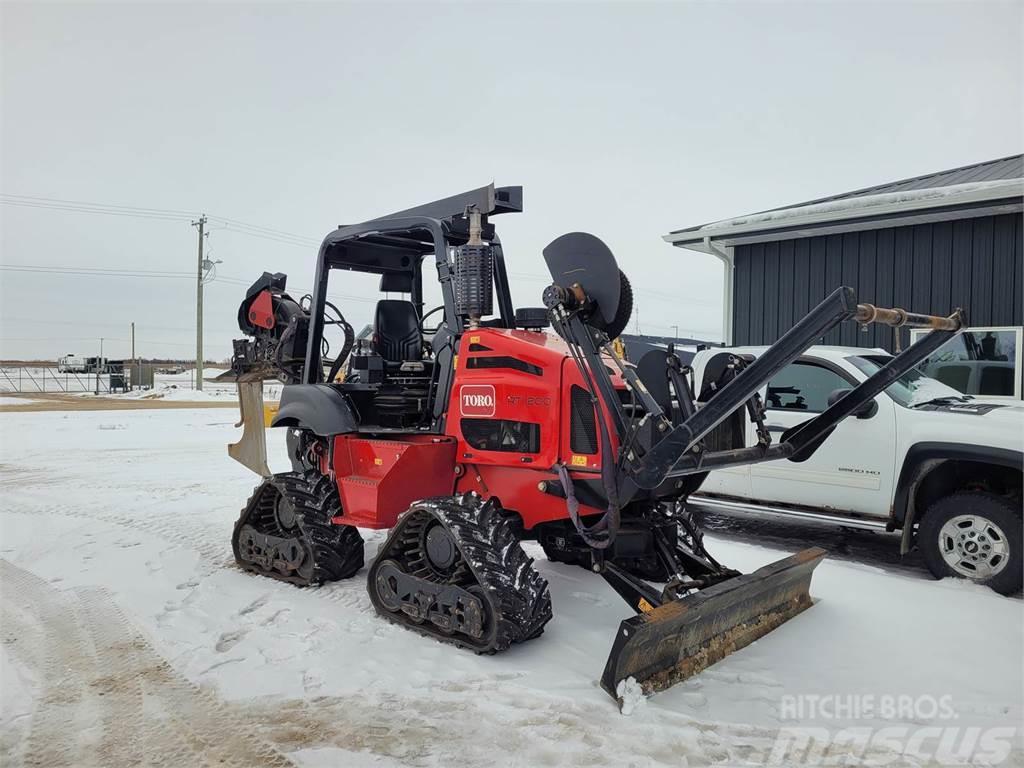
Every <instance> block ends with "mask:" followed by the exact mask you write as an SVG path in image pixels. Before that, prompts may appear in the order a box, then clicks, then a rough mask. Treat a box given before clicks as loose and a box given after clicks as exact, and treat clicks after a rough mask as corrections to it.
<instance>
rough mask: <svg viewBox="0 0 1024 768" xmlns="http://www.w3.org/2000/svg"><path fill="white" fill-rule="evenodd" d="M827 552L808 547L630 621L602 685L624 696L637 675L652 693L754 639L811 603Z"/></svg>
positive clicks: (622, 630)
mask: <svg viewBox="0 0 1024 768" xmlns="http://www.w3.org/2000/svg"><path fill="white" fill-rule="evenodd" d="M824 557H825V550H823V549H819V548H817V547H815V548H811V549H805V550H803V551H802V552H798V553H796V554H795V555H792V556H790V557H787V558H785V559H783V560H778V561H776V562H774V563H772V564H771V565H766V566H764V567H763V568H759V569H758V570H756V571H754V572H753V573H747V574H743V575H740V576H736V577H734V578H732V579H729V580H728V581H723V582H720V583H719V584H715V585H713V586H710V587H708V588H706V589H703V590H701V591H699V592H696V593H694V594H691V595H687V596H686V597H684V598H680V599H678V600H672V601H670V602H667V603H664V604H663V605H660V606H659V607H657V608H654V609H653V610H651V611H650V612H648V613H641V614H639V615H637V616H634V617H632V618H629V619H626V620H625V621H623V622H622V624H621V625H620V626H619V632H618V634H617V635H616V637H615V643H614V644H613V645H612V650H611V653H610V654H609V655H608V662H607V664H606V665H605V668H604V674H603V675H602V676H601V687H602V688H604V689H605V690H606V691H607V692H608V693H609V694H611V695H612V696H613V697H615V698H616V699H619V696H618V694H617V693H616V691H617V689H618V686H619V683H620V682H622V681H623V680H627V679H628V678H633V679H634V680H635V681H636V682H637V683H639V684H640V686H641V687H642V688H643V692H644V693H645V694H648V695H649V694H652V693H655V692H657V691H662V690H665V689H666V688H668V687H670V686H672V685H675V684H676V683H678V682H680V681H682V680H685V679H686V678H688V677H691V676H693V675H695V674H697V673H698V672H700V671H701V670H703V669H705V668H707V667H709V666H710V665H712V664H714V663H715V662H716V661H720V660H721V659H723V658H725V657H726V656H728V655H729V654H730V653H732V652H733V651H738V650H739V649H740V648H744V647H746V646H748V645H750V644H751V643H752V642H754V641H755V640H757V639H758V638H759V637H762V636H763V635H766V634H768V633H769V632H771V631H772V630H773V629H775V628H776V627H778V626H780V625H781V624H784V623H785V622H786V621H788V620H789V619H791V618H793V617H794V616H796V615H797V614H798V613H800V612H801V611H804V610H805V609H807V608H809V607H810V606H811V596H810V593H809V589H810V586H811V574H812V572H813V571H814V569H815V568H816V567H817V565H818V563H820V562H821V561H822V559H823V558H824ZM619 703H620V705H621V704H622V701H621V699H620V701H619Z"/></svg>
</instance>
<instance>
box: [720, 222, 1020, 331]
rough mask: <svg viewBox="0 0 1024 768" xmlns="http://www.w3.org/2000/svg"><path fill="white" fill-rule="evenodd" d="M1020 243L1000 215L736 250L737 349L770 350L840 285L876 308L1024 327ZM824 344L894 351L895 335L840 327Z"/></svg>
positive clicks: (1016, 228)
mask: <svg viewBox="0 0 1024 768" xmlns="http://www.w3.org/2000/svg"><path fill="white" fill-rule="evenodd" d="M1022 234H1024V233H1022V218H1021V216H1019V215H1016V214H1006V215H1002V216H983V217H979V218H975V219H961V220H958V221H946V222H938V223H935V224H916V225H913V226H906V227H889V228H886V229H878V230H870V231H864V232H849V233H845V234H839V235H827V236H824V237H810V238H802V239H798V240H788V241H782V242H779V243H758V244H755V245H744V246H738V247H737V248H736V251H735V259H736V273H735V276H734V277H735V284H734V306H733V338H734V341H735V343H736V344H770V343H772V342H773V341H775V340H776V339H777V338H779V336H781V335H782V334H783V333H785V331H786V330H788V329H789V328H791V327H792V326H793V323H795V322H796V321H797V320H798V319H800V318H801V317H802V316H803V315H804V314H805V313H806V312H807V311H808V310H809V309H810V308H811V307H813V306H814V305H815V304H817V303H818V302H819V301H821V300H822V299H823V298H824V297H825V296H826V295H827V294H828V293H829V292H830V291H831V290H833V289H834V288H836V287H837V286H839V285H849V286H852V287H853V288H854V289H855V290H856V291H857V294H858V296H859V298H860V300H861V301H867V302H871V303H874V304H878V305H879V306H885V307H893V306H896V307H904V308H905V309H912V310H914V311H918V312H927V313H930V314H948V313H949V312H950V311H952V310H953V309H954V308H955V307H958V306H959V307H963V309H964V310H965V311H966V312H967V318H968V321H969V322H970V323H971V324H972V325H978V326H981V325H1021V324H1024V265H1022V263H1021V262H1022V250H1024V248H1022V243H1021V238H1022ZM907 340H908V338H907V333H906V331H903V342H904V343H906V342H907ZM822 341H823V343H826V344H843V345H846V346H862V347H883V348H886V349H890V350H892V349H893V347H894V334H893V331H892V330H890V329H888V328H879V327H873V328H870V329H868V330H867V331H866V332H864V331H861V330H860V329H859V328H857V327H856V326H855V325H854V324H852V323H847V324H844V326H841V327H840V328H839V329H837V330H834V331H832V332H830V333H829V334H827V335H826V336H825V338H824V339H823V340H822Z"/></svg>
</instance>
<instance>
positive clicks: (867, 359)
mask: <svg viewBox="0 0 1024 768" xmlns="http://www.w3.org/2000/svg"><path fill="white" fill-rule="evenodd" d="M846 359H847V360H849V361H850V362H851V363H853V365H855V366H856V367H857V369H858V370H859V371H860V372H861V373H863V374H865V375H867V376H870V375H871V374H873V373H875V372H876V371H877V370H878V369H880V368H881V367H882V366H883V365H885V364H886V363H887V362H889V361H890V360H892V358H891V357H889V356H887V355H855V356H853V357H848V358H846ZM885 394H887V395H888V396H889V397H891V398H892V399H893V400H895V401H896V402H897V403H899V404H900V405H902V406H903V407H904V408H913V407H915V406H918V405H924V404H925V403H930V402H933V401H935V400H956V401H958V402H962V401H965V400H968V399H969V398H966V397H964V395H963V393H961V392H958V391H957V390H955V389H953V388H952V387H947V386H946V385H945V384H943V383H942V382H941V381H936V380H935V379H933V378H931V377H929V376H925V375H924V374H923V373H921V372H920V371H918V370H916V369H914V370H911V371H909V372H907V373H905V374H903V375H902V376H900V377H899V378H898V379H896V381H895V382H893V383H892V384H890V385H889V387H888V388H886V390H885Z"/></svg>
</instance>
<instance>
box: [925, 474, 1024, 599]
mask: <svg viewBox="0 0 1024 768" xmlns="http://www.w3.org/2000/svg"><path fill="white" fill-rule="evenodd" d="M917 545H918V547H919V548H920V549H921V553H922V554H923V555H924V562H925V564H926V565H927V566H928V570H930V571H931V572H932V574H934V576H935V577H936V578H938V579H941V578H945V577H946V576H957V577H960V578H966V579H971V580H972V581H976V582H978V583H979V584H984V585H985V586H987V587H991V588H992V589H993V590H995V591H996V592H998V593H999V594H1001V595H1012V594H1015V593H1017V592H1019V591H1020V589H1021V573H1022V565H1024V552H1022V550H1024V533H1022V524H1021V512H1020V505H1019V504H1015V503H1014V502H1013V501H1011V500H1009V499H1005V498H1003V497H1002V496H996V495H995V494H991V493H983V492H980V491H960V492H958V493H954V494H952V495H950V496H945V497H943V498H941V499H939V500H938V501H936V502H935V503H933V504H932V505H931V506H930V507H928V510H927V511H926V512H925V515H924V519H923V520H922V521H921V525H920V527H919V528H918V531H917Z"/></svg>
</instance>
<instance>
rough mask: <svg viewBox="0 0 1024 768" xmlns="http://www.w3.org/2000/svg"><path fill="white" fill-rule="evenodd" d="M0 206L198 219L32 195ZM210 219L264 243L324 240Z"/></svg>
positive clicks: (8, 197)
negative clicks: (264, 241)
mask: <svg viewBox="0 0 1024 768" xmlns="http://www.w3.org/2000/svg"><path fill="white" fill-rule="evenodd" d="M0 205H13V206H19V207H23V208H39V209H44V210H54V211H65V212H72V213H93V214H100V215H104V216H128V217H132V218H140V219H155V220H160V221H192V219H193V218H194V217H195V216H197V215H198V213H197V212H195V211H186V210H180V209H174V208H142V207H138V206H132V205H112V204H109V203H91V202H86V201H84V200H65V199H60V198H53V197H35V196H32V195H12V194H6V193H3V194H0ZM208 218H210V219H212V220H216V221H218V222H221V223H222V225H223V226H222V228H223V229H228V230H231V231H234V232H238V233H239V234H243V235H249V236H250V237H258V238H262V239H264V240H271V241H274V242H279V243H283V244H285V245H296V246H303V247H305V246H317V245H319V244H320V240H318V239H316V238H312V237H306V236H304V235H297V234H294V233H292V232H285V231H284V230H281V229H275V228H273V227H265V226H262V225H260V224H250V223H248V222H245V221H240V220H238V219H233V218H230V217H228V216H216V215H212V214H211V215H209V217H208Z"/></svg>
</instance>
